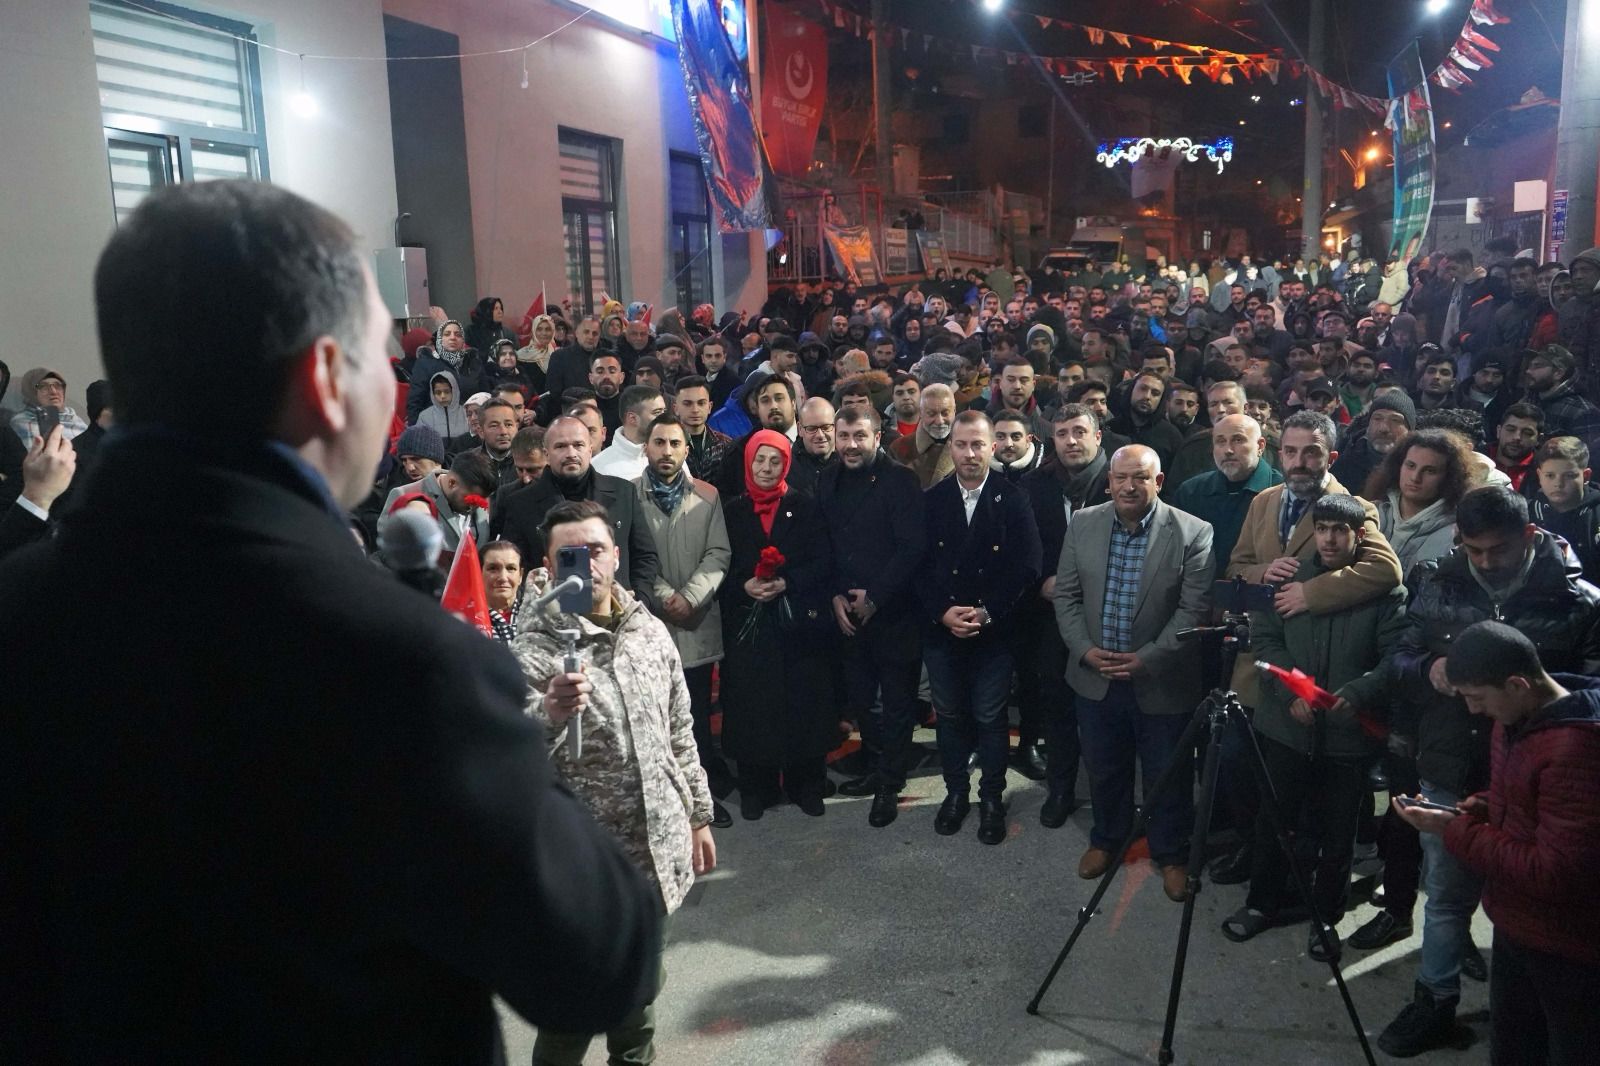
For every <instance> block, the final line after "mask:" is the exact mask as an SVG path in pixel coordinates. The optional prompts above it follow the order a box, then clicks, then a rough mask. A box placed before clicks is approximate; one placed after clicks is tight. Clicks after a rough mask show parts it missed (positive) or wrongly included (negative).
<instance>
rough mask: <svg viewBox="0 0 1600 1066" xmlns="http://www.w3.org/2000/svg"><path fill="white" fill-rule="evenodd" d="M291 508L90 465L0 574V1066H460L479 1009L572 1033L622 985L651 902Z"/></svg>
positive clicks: (474, 637)
mask: <svg viewBox="0 0 1600 1066" xmlns="http://www.w3.org/2000/svg"><path fill="white" fill-rule="evenodd" d="M156 470H159V471H161V476H159V477H152V476H151V471H156ZM316 493H317V490H316V488H315V487H314V486H313V485H312V483H311V482H310V481H308V480H307V479H306V478H305V477H304V476H303V475H301V474H300V473H299V471H298V470H296V469H295V468H294V467H292V466H291V465H290V464H289V463H288V462H287V461H285V460H284V459H283V458H281V457H279V456H278V455H276V454H275V453H271V452H268V451H267V450H266V449H261V450H260V451H259V452H257V451H252V452H251V453H250V454H249V455H245V454H238V455H233V456H228V457H224V456H223V455H222V454H220V452H219V450H218V449H217V448H215V447H209V446H198V445H195V446H190V445H185V444H181V443H178V442H175V441H164V440H163V441H157V440H153V439H151V438H149V437H139V438H130V439H125V440H120V441H118V440H114V441H111V442H108V443H107V445H106V447H105V450H104V454H103V455H102V457H101V461H100V464H99V466H98V468H97V470H96V471H95V473H94V476H93V477H92V478H91V480H90V482H89V483H88V484H87V485H86V486H85V489H84V496H83V499H82V500H81V501H80V502H81V506H80V507H79V508H78V509H77V510H76V511H74V512H72V513H69V514H66V515H63V516H62V520H61V532H60V534H59V536H57V537H56V538H54V539H53V540H50V541H48V542H45V543H43V544H37V545H34V546H32V547H29V548H26V549H24V550H23V551H21V552H18V553H17V554H16V555H14V556H12V557H11V558H9V559H7V560H5V562H4V563H3V564H0V608H3V609H4V610H5V611H6V612H7V614H6V616H5V617H7V618H11V619H16V620H19V621H20V620H22V619H26V620H27V624H28V629H27V635H26V637H25V638H24V641H23V643H22V644H21V645H18V647H19V648H24V647H25V648H26V651H25V653H23V654H18V655H14V656H12V657H11V658H10V659H9V660H8V662H7V665H6V688H7V692H6V700H5V704H6V713H5V715H4V717H3V720H0V847H3V849H4V853H5V858H4V861H3V862H0V943H3V944H4V945H5V950H4V951H3V952H0V1061H5V1062H111V1061H116V1062H128V1063H158V1062H234V1063H257V1062H259V1063H267V1062H296V1061H342V1062H406V1063H433V1062H463V1063H486V1062H491V1061H494V1060H495V1058H496V1056H497V1053H498V1046H499V1041H500V1037H499V1031H498V1024H497V1020H496V1015H495V1009H494V1006H493V1003H492V1002H491V996H490V994H491V993H497V994H498V995H500V996H502V997H503V998H504V999H505V1000H506V1001H507V1002H508V1003H510V1004H511V1005H512V1006H513V1007H515V1009H516V1010H517V1011H518V1012H520V1013H521V1014H523V1015H524V1016H525V1017H527V1018H528V1019H529V1020H530V1021H532V1022H533V1023H534V1024H536V1025H549V1026H554V1027H559V1028H561V1029H564V1030H579V1031H590V1030H603V1029H605V1028H607V1027H608V1026H611V1025H615V1024H616V1023H617V1022H619V1021H620V1020H621V1019H622V1018H623V1017H624V1016H626V1015H627V1013H628V1012H629V1011H630V1010H632V1009H633V1007H634V1006H635V1005H637V1004H639V1003H641V1002H643V1001H644V999H645V998H646V997H647V996H648V995H649V994H650V992H651V990H652V988H653V987H654V978H655V972H656V960H655V958H654V957H653V951H652V946H651V945H652V944H653V943H655V941H656V939H657V937H658V936H659V919H658V917H657V913H656V912H657V910H658V908H659V907H660V899H659V897H658V896H656V894H655V893H654V892H653V891H652V890H651V889H650V887H649V886H648V884H647V882H646V881H645V880H644V878H643V877H641V876H640V875H639V874H638V873H637V872H636V871H635V870H633V869H632V868H631V864H630V863H629V862H628V860H627V858H626V857H625V856H624V855H623V853H622V850H621V848H620V847H619V846H618V845H617V844H616V843H614V842H613V841H612V840H611V839H610V838H609V837H608V836H607V834H606V833H605V832H604V831H602V830H601V829H599V828H598V827H597V826H596V825H595V823H594V821H593V820H592V819H591V818H590V816H589V815H588V814H587V813H586V812H585V810H584V809H583V806H582V805H581V804H580V803H579V802H578V801H576V800H575V799H574V798H573V797H572V795H571V794H570V793H568V792H567V791H566V790H565V789H564V788H562V787H561V786H560V785H559V784H558V783H557V781H556V779H555V777H554V774H553V772H552V770H551V768H550V765H549V763H548V761H547V760H546V757H545V747H546V741H545V737H544V733H543V730H542V729H540V727H539V726H538V724H536V723H535V722H534V721H533V720H531V719H530V718H528V717H527V716H526V715H525V714H524V712H523V705H524V703H525V700H526V683H525V681H524V680H523V677H522V673H521V671H520V670H519V669H518V667H517V664H516V662H515V661H514V660H513V659H512V657H511V655H510V654H509V653H508V652H506V651H505V650H504V648H503V647H502V646H501V645H500V644H499V643H498V642H496V641H493V640H489V639H487V638H485V637H484V636H482V635H481V634H479V633H476V632H474V631H473V630H472V629H471V628H470V627H468V626H465V625H462V624H460V623H459V622H457V621H456V620H454V619H452V618H450V617H448V616H446V615H445V614H443V613H441V611H440V610H439V608H438V606H437V605H436V604H433V603H430V602H429V601H428V600H427V598H425V597H424V596H422V595H420V594H418V593H416V592H413V591H411V590H409V589H407V588H405V587H404V586H402V585H401V584H399V583H398V582H396V581H394V580H393V579H392V578H390V577H389V576H388V575H387V574H385V573H384V571H383V570H382V569H380V568H378V567H376V566H374V565H373V564H371V563H370V562H368V561H367V560H366V559H365V558H363V557H362V556H361V554H360V552H359V550H358V549H357V547H356V545H355V543H354V542H353V541H352V539H351V537H350V532H349V530H348V529H347V528H346V527H345V525H344V523H343V522H342V521H341V520H340V519H339V517H338V516H337V515H335V514H333V513H331V512H330V511H329V510H328V509H327V508H326V507H325V506H324V505H323V504H322V503H321V502H320V501H319V500H318V498H317V495H316ZM85 603H94V604H95V605H96V609H95V610H92V611H85V610H83V609H81V605H82V604H85ZM86 649H93V659H94V668H93V669H89V670H80V671H75V672H74V673H73V674H72V676H71V678H70V684H68V683H67V682H64V675H63V673H62V671H63V664H67V663H71V662H73V661H74V659H75V657H78V656H81V655H83V654H84V652H85V650H86ZM397 649H403V650H397Z"/></svg>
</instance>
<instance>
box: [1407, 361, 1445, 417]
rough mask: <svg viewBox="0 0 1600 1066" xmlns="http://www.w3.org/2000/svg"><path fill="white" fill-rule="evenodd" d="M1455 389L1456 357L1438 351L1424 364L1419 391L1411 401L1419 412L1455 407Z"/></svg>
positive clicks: (1418, 381)
mask: <svg viewBox="0 0 1600 1066" xmlns="http://www.w3.org/2000/svg"><path fill="white" fill-rule="evenodd" d="M1455 389H1456V360H1455V357H1454V356H1450V355H1446V354H1445V353H1444V352H1437V351H1436V352H1434V353H1433V354H1432V355H1430V356H1429V357H1428V358H1427V360H1426V361H1425V362H1424V363H1423V364H1422V374H1421V376H1420V377H1418V378H1417V391H1416V392H1415V393H1413V394H1412V396H1411V399H1412V402H1413V403H1415V404H1416V405H1417V410H1418V411H1433V410H1437V409H1438V408H1441V407H1454V406H1455V402H1456V399H1455Z"/></svg>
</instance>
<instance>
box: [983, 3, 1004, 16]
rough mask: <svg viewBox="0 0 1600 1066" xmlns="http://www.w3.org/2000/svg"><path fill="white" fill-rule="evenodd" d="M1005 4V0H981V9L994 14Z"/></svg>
mask: <svg viewBox="0 0 1600 1066" xmlns="http://www.w3.org/2000/svg"><path fill="white" fill-rule="evenodd" d="M1005 6H1006V0H983V9H984V10H985V11H987V12H988V13H989V14H991V15H992V14H994V13H995V12H996V11H999V10H1000V9H1001V8H1002V7H1005Z"/></svg>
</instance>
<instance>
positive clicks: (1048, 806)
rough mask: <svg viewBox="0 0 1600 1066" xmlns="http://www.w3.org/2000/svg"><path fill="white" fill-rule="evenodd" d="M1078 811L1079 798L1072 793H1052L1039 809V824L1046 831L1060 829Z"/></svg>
mask: <svg viewBox="0 0 1600 1066" xmlns="http://www.w3.org/2000/svg"><path fill="white" fill-rule="evenodd" d="M1077 809H1078V798H1077V797H1076V796H1074V795H1073V794H1072V793H1070V792H1052V793H1050V795H1049V797H1048V798H1046V799H1045V801H1044V806H1042V807H1040V808H1039V824H1040V825H1042V826H1044V827H1045V828H1046V829H1060V828H1061V827H1062V826H1064V825H1066V824H1067V817H1068V816H1069V815H1071V814H1072V812H1073V811H1075V810H1077Z"/></svg>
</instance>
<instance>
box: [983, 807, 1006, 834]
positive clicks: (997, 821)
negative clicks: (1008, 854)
mask: <svg viewBox="0 0 1600 1066" xmlns="http://www.w3.org/2000/svg"><path fill="white" fill-rule="evenodd" d="M1005 838H1006V805H1005V801H1003V800H979V801H978V840H979V842H980V843H984V844H998V843H1000V842H1001V841H1003V840H1004V839H1005Z"/></svg>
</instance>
